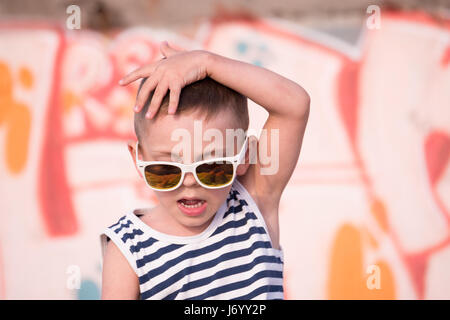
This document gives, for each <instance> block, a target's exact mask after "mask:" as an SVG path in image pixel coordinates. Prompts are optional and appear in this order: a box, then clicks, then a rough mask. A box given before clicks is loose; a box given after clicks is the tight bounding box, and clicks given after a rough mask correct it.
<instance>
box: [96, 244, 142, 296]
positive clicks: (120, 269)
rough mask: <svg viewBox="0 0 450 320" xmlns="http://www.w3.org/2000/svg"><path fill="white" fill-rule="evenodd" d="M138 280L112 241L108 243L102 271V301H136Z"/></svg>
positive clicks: (138, 293) (138, 292)
mask: <svg viewBox="0 0 450 320" xmlns="http://www.w3.org/2000/svg"><path fill="white" fill-rule="evenodd" d="M139 295H140V291H139V279H138V277H137V275H136V274H135V273H134V271H133V269H132V268H131V266H130V264H129V263H128V261H127V259H125V257H124V256H123V254H122V253H121V252H120V250H119V248H118V247H117V246H116V245H115V244H114V242H113V241H108V245H107V246H106V251H105V257H104V259H103V270H102V294H101V299H102V300H138V299H139Z"/></svg>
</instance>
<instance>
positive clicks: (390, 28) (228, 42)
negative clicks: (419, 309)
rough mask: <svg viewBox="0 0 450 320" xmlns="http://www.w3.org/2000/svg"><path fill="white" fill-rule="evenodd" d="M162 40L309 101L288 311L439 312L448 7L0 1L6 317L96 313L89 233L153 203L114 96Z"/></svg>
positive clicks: (446, 218)
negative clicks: (25, 305) (313, 302)
mask: <svg viewBox="0 0 450 320" xmlns="http://www.w3.org/2000/svg"><path fill="white" fill-rule="evenodd" d="M71 5H76V6H77V7H73V6H72V7H70V6H71ZM163 40H167V41H169V43H170V44H172V45H174V46H175V47H179V48H184V49H186V50H192V49H205V50H209V51H213V52H215V53H218V54H221V55H225V56H227V57H230V58H234V59H238V60H242V61H246V62H249V63H253V64H256V65H259V66H262V67H264V68H268V69H270V70H273V71H275V72H278V73H280V74H282V75H283V76H285V77H287V78H289V79H291V80H293V81H296V82H298V83H299V84H301V85H302V86H303V87H304V88H305V89H306V90H307V91H308V92H309V94H310V96H311V99H312V103H311V113H310V118H309V123H308V127H307V130H306V134H305V138H304V142H303V147H302V151H301V155H300V159H299V161H298V163H297V168H296V170H295V172H294V175H293V176H292V178H291V180H290V183H289V185H288V186H287V188H286V190H285V192H284V194H283V198H282V202H281V208H280V220H281V221H280V231H281V245H282V246H283V248H284V253H285V298H286V299H450V272H449V270H450V1H448V0H447V1H444V0H442V1H433V0H430V1H419V0H396V1H394V0H392V1H389V2H386V1H359V0H341V1H331V0H330V1H314V0H303V1H300V0H295V1H294V0H289V1H256V0H253V1H236V0H233V1H224V0H223V1H218V0H216V1H208V0H197V1H175V0H164V1H163V0H159V1H158V0H136V1H119V0H113V1H87V0H86V1H56V0H45V1H31V0H27V1H25V0H14V1H12V0H11V1H8V0H0V221H1V222H0V299H98V298H99V297H100V291H101V265H102V256H101V250H100V240H99V235H100V233H101V231H102V230H103V229H105V228H106V227H107V226H109V225H111V224H112V223H114V222H115V220H116V219H117V218H118V217H120V216H122V215H124V214H125V213H126V212H127V211H128V210H132V209H134V208H138V207H146V206H152V205H154V204H155V203H156V198H155V197H154V195H153V193H152V191H151V190H149V189H148V188H147V187H146V186H145V185H144V183H143V182H142V181H141V180H140V179H139V176H138V174H137V172H136V171H135V169H134V166H133V164H132V161H131V157H130V156H129V154H128V151H127V148H126V141H127V139H135V136H134V131H133V123H132V119H133V112H132V107H133V105H134V98H135V93H136V86H129V87H126V88H123V87H119V86H118V85H117V81H118V80H119V79H120V78H121V77H122V76H123V75H125V74H126V73H127V72H129V71H131V70H133V69H135V68H137V67H138V66H140V65H142V64H144V63H149V62H152V61H154V60H157V59H159V58H160V53H159V44H160V42H161V41H163ZM249 103H250V108H251V110H250V112H251V116H252V120H251V126H252V127H253V128H256V129H258V128H261V127H262V125H263V123H264V121H265V117H266V116H267V114H266V113H265V111H264V110H263V109H262V108H261V107H260V106H258V105H256V104H254V103H253V102H251V101H249Z"/></svg>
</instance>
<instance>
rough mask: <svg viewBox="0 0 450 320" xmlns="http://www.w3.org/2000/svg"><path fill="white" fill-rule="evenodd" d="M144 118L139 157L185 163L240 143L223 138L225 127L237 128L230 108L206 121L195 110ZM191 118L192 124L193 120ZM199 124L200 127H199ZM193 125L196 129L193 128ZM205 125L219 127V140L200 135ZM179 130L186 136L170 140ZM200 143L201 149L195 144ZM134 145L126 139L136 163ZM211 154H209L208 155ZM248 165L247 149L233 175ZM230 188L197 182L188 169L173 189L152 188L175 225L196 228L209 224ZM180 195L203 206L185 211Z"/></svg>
mask: <svg viewBox="0 0 450 320" xmlns="http://www.w3.org/2000/svg"><path fill="white" fill-rule="evenodd" d="M146 121H149V122H150V123H149V125H148V129H147V130H148V131H147V132H146V135H144V136H145V137H146V138H144V139H145V140H144V141H141V142H140V143H139V144H140V146H141V150H142V151H143V152H142V153H140V159H141V160H145V161H176V162H181V163H185V164H189V163H193V162H197V161H200V160H205V159H207V158H216V157H225V156H230V155H235V154H237V153H238V152H239V147H240V146H239V145H237V143H236V142H235V143H233V142H230V141H227V139H226V129H236V130H237V129H239V127H237V123H236V120H235V119H234V116H233V115H232V114H231V113H230V112H222V113H221V114H218V115H217V116H216V117H214V118H213V119H210V120H208V121H206V120H205V119H204V117H203V116H202V115H200V114H199V113H198V112H194V113H187V114H175V115H161V114H160V115H158V116H157V117H156V118H155V119H152V120H146ZM194 121H195V122H196V124H194ZM199 124H201V125H199ZM199 127H200V128H201V130H199ZM194 128H196V129H195V130H194ZM208 129H215V130H218V131H220V132H221V133H222V137H223V141H214V140H215V139H214V138H213V139H212V140H209V138H208V137H206V136H205V135H204V133H205V131H207V130H208ZM181 131H183V132H184V133H185V135H188V136H189V137H190V139H180V138H179V135H178V140H177V139H174V140H172V138H171V137H172V133H173V132H175V133H179V132H181ZM194 131H195V135H194ZM210 132H211V130H210ZM199 133H201V134H199ZM199 136H200V137H199ZM189 140H190V141H189ZM204 140H206V141H204ZM194 141H197V146H194V145H195V142H194ZM230 143H231V145H230ZM180 144H183V147H184V148H183V149H181V150H191V151H190V155H189V154H187V152H186V154H183V152H182V151H181V152H178V151H180ZM227 145H228V148H229V149H230V147H231V149H233V147H234V150H229V149H228V150H227ZM200 146H201V150H200V148H199V147H200ZM135 148H136V144H135V142H131V141H130V142H129V143H128V149H129V151H130V153H131V155H132V157H133V160H134V163H135V165H136V159H135ZM222 148H223V151H222V154H220V151H219V150H220V149H222ZM194 149H197V150H194ZM175 150H176V151H175ZM213 150H218V152H219V154H214V152H213ZM172 152H174V153H177V154H179V155H180V157H179V158H172V156H171V153H172ZM194 152H195V153H194ZM211 154H212V156H210V155H211ZM248 166H249V164H248V150H247V154H246V158H245V161H244V163H243V164H241V165H239V166H238V168H237V172H236V173H237V175H243V174H245V172H246V171H247V169H248ZM136 167H137V166H136ZM138 172H139V175H141V173H140V171H138ZM141 177H142V175H141ZM143 183H145V182H143ZM230 189H231V186H228V187H225V188H220V189H206V188H204V187H202V186H201V185H199V184H198V183H197V181H196V180H195V177H194V176H193V175H192V173H186V174H185V177H184V180H183V182H182V184H181V186H179V187H178V188H177V189H175V190H173V191H165V192H161V191H155V194H156V197H157V198H158V200H159V203H160V206H162V207H163V209H164V211H165V212H167V214H170V215H171V217H172V219H174V220H175V221H177V222H178V223H179V225H182V226H184V227H186V228H190V229H191V230H195V229H196V228H198V229H202V228H203V227H205V225H207V224H209V222H210V220H211V219H212V218H213V217H214V214H215V213H216V211H217V210H218V209H219V207H220V206H221V204H222V203H223V202H224V201H225V200H226V197H227V195H228V193H229V191H230ZM183 198H196V199H201V200H204V201H205V203H206V208H205V210H203V212H202V213H201V214H199V215H195V216H191V215H187V214H186V213H185V212H184V211H183V209H182V207H180V205H182V204H181V203H180V200H181V199H183Z"/></svg>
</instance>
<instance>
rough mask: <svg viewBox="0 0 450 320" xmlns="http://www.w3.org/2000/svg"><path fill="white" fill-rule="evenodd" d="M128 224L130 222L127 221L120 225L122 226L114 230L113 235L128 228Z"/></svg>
mask: <svg viewBox="0 0 450 320" xmlns="http://www.w3.org/2000/svg"><path fill="white" fill-rule="evenodd" d="M130 224H131V220H128V221H127V222H126V223H122V224H121V225H120V227H119V228H117V229H116V230H114V232H115V233H119V232H120V230H122V229H123V228H124V227H125V228H128V227H129V226H130Z"/></svg>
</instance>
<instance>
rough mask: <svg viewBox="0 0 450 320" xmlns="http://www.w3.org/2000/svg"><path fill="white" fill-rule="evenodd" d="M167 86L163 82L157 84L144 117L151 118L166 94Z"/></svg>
mask: <svg viewBox="0 0 450 320" xmlns="http://www.w3.org/2000/svg"><path fill="white" fill-rule="evenodd" d="M168 88H169V87H168V86H167V85H166V84H164V83H159V84H158V86H157V87H156V89H155V93H154V94H153V97H152V102H151V103H150V106H149V108H148V111H147V114H146V115H145V117H146V118H150V119H151V118H153V116H154V115H155V114H156V112H157V111H158V109H159V106H160V105H161V101H162V99H163V98H164V96H165V95H166V92H167V89H168Z"/></svg>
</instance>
